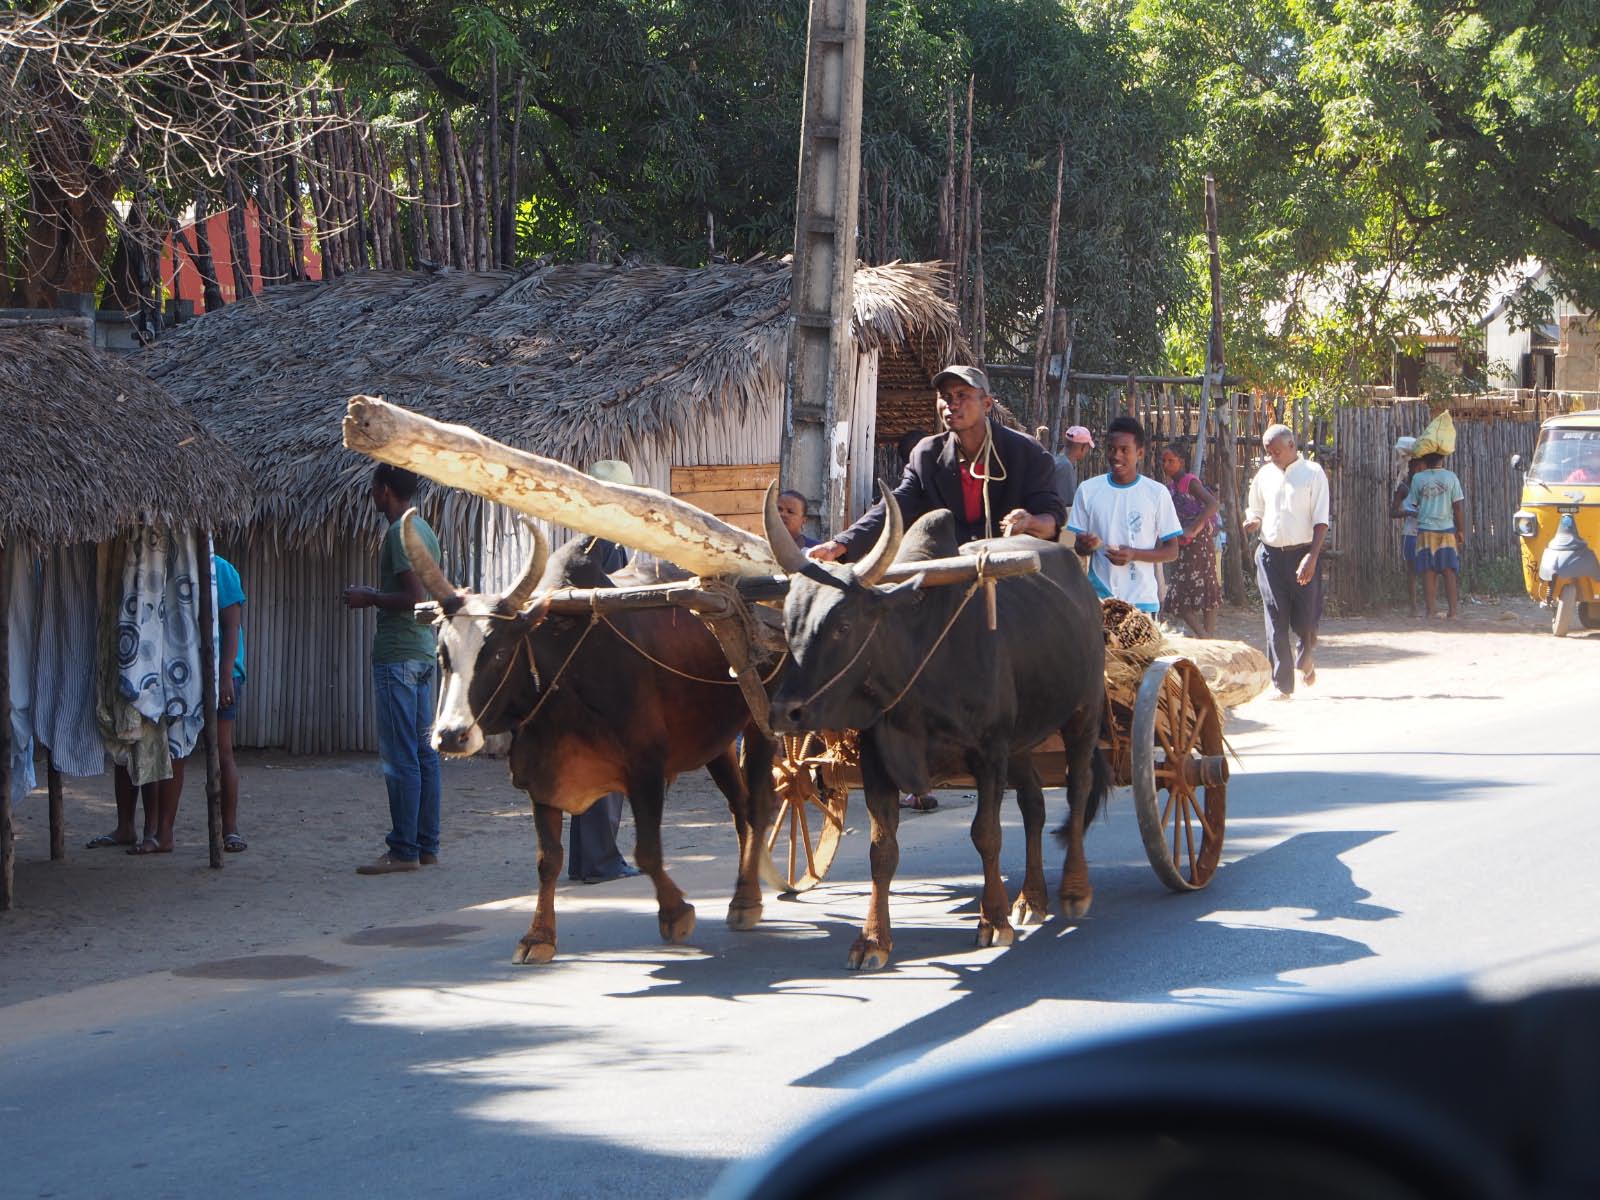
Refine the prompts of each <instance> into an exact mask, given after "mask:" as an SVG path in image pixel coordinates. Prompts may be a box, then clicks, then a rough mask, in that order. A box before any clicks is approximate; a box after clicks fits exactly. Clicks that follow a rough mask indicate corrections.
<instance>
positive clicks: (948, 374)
mask: <svg viewBox="0 0 1600 1200" xmlns="http://www.w3.org/2000/svg"><path fill="white" fill-rule="evenodd" d="M944 379H955V380H959V381H960V382H961V383H969V384H971V385H972V386H973V387H975V388H977V389H978V390H979V391H980V392H982V393H983V394H984V395H985V396H987V395H988V394H989V377H988V376H987V375H985V374H984V373H983V372H982V371H980V370H978V368H977V367H946V368H945V369H944V370H942V371H940V372H939V373H938V374H937V375H935V376H934V377H933V386H934V387H938V386H939V382H940V380H944Z"/></svg>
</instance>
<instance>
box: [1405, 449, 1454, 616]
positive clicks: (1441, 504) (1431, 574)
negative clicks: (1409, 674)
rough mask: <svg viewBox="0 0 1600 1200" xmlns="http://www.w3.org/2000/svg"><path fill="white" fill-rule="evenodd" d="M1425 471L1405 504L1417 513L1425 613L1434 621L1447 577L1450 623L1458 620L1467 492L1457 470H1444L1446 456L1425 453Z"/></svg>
mask: <svg viewBox="0 0 1600 1200" xmlns="http://www.w3.org/2000/svg"><path fill="white" fill-rule="evenodd" d="M1421 457H1422V470H1420V471H1418V472H1417V473H1416V474H1415V475H1413V476H1412V477H1411V487H1410V488H1409V489H1408V490H1407V492H1406V500H1405V502H1406V503H1407V504H1409V505H1412V506H1413V507H1415V508H1416V510H1417V571H1418V573H1419V574H1421V576H1422V603H1423V612H1424V614H1425V615H1426V616H1427V617H1428V618H1429V619H1430V620H1431V619H1432V618H1433V614H1434V600H1435V597H1436V596H1437V595H1438V590H1439V576H1441V575H1443V576H1444V594H1445V600H1446V602H1447V604H1448V606H1449V608H1448V611H1447V612H1446V613H1445V617H1446V619H1447V620H1451V621H1454V620H1455V619H1456V603H1457V593H1458V590H1459V587H1458V583H1457V573H1458V572H1459V571H1460V569H1461V557H1460V554H1459V553H1458V551H1459V549H1460V547H1461V545H1462V544H1463V542H1464V541H1465V540H1466V539H1465V530H1466V493H1465V492H1463V491H1462V490H1461V480H1460V479H1458V478H1456V473H1455V472H1454V471H1447V470H1445V469H1444V466H1443V464H1444V455H1443V454H1439V453H1437V452H1435V453H1429V454H1424V455H1422V456H1421Z"/></svg>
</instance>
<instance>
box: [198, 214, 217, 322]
mask: <svg viewBox="0 0 1600 1200" xmlns="http://www.w3.org/2000/svg"><path fill="white" fill-rule="evenodd" d="M209 224H210V212H209V210H208V209H207V207H206V194H205V193H204V192H201V193H200V194H198V195H197V196H195V198H194V244H195V260H194V269H195V270H196V271H198V272H200V299H201V302H202V304H203V307H204V311H206V312H216V311H217V310H218V309H220V308H221V307H222V305H223V299H222V285H221V284H220V283H218V282H217V267H216V263H215V261H214V260H213V259H212V257H211V230H210V229H209V228H208V226H209Z"/></svg>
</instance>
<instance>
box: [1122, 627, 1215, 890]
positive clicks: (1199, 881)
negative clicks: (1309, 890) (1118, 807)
mask: <svg viewBox="0 0 1600 1200" xmlns="http://www.w3.org/2000/svg"><path fill="white" fill-rule="evenodd" d="M1130 740H1131V742H1132V746H1131V753H1132V767H1133V801H1134V811H1135V813H1137V815H1138V818H1139V832H1140V834H1141V835H1143V838H1144V849H1145V854H1146V855H1147V856H1148V857H1149V859H1150V865H1151V866H1152V867H1154V868H1155V872H1156V874H1157V875H1158V876H1159V877H1160V878H1161V882H1162V883H1164V884H1166V885H1167V886H1168V887H1169V888H1171V889H1172V890H1173V891H1175V892H1188V891H1194V890H1195V889H1197V888H1203V887H1205V885H1206V884H1208V883H1210V882H1211V876H1212V875H1213V874H1215V873H1216V870H1217V863H1218V861H1219V860H1220V859H1221V857H1222V838H1223V832H1224V828H1225V826H1226V824H1227V817H1228V759H1227V754H1226V749H1225V747H1224V746H1223V742H1222V711H1221V709H1219V708H1218V707H1217V702H1216V698H1215V697H1213V696H1212V694H1211V689H1210V688H1209V687H1207V686H1206V681H1205V678H1204V676H1202V675H1201V674H1200V668H1199V667H1197V666H1195V665H1194V664H1193V663H1192V662H1190V661H1189V660H1188V659H1186V658H1177V657H1174V656H1168V657H1166V658H1158V659H1156V661H1155V662H1153V663H1151V664H1150V668H1149V669H1148V670H1147V671H1146V672H1145V673H1144V677H1143V678H1142V680H1141V681H1140V683H1139V693H1138V696H1137V697H1136V698H1135V700H1134V704H1133V727H1132V729H1131V731H1130Z"/></svg>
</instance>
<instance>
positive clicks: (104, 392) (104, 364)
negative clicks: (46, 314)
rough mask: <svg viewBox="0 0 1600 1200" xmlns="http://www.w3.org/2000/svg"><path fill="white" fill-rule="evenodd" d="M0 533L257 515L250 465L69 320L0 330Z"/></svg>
mask: <svg viewBox="0 0 1600 1200" xmlns="http://www.w3.org/2000/svg"><path fill="white" fill-rule="evenodd" d="M0 439H3V443H4V447H5V450H4V453H0V541H3V542H4V543H5V544H7V545H11V544H14V543H19V542H22V543H32V544H34V545H45V544H49V543H54V542H99V541H104V540H105V539H107V538H109V537H111V536H112V535H113V534H115V533H116V532H117V531H119V530H121V529H125V528H127V527H128V526H131V525H134V524H138V523H140V522H149V523H154V524H165V525H174V526H178V527H187V526H197V525H198V526H226V525H231V524H236V523H238V522H240V521H243V520H244V519H245V518H246V517H248V515H249V513H250V509H251V491H250V481H249V473H248V472H247V471H246V470H245V467H244V464H243V463H242V462H241V461H240V459H239V457H238V456H237V455H236V454H234V453H233V452H232V451H231V450H229V449H228V448H227V447H226V446H224V445H223V444H222V443H221V442H219V441H218V440H217V439H216V438H215V437H214V436H213V435H212V434H210V433H208V432H206V430H204V429H203V428H201V425H200V422H199V421H198V420H197V419H196V416H195V414H194V413H192V412H189V411H187V410H185V409H184V408H182V407H181V406H179V405H177V404H174V403H173V402H172V400H171V399H170V398H169V397H168V396H167V395H166V394H165V393H164V392H163V391H162V390H161V388H160V387H159V386H158V385H156V384H154V383H152V382H151V381H150V380H149V379H148V378H147V377H145V376H144V375H143V374H141V373H140V372H139V371H138V370H137V368H135V367H134V366H132V365H131V364H129V363H128V362H127V361H126V360H123V359H117V358H114V357H112V356H111V355H109V354H106V353H104V352H102V351H99V350H96V349H95V348H94V346H92V345H91V344H90V343H89V342H88V341H87V340H86V339H85V338H84V337H82V336H81V335H79V334H75V333H70V332H67V331H65V330H63V329H62V328H60V327H55V326H50V325H47V324H41V325H40V326H39V327H34V326H33V325H32V324H31V323H22V324H18V325H14V326H10V327H7V328H0Z"/></svg>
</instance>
